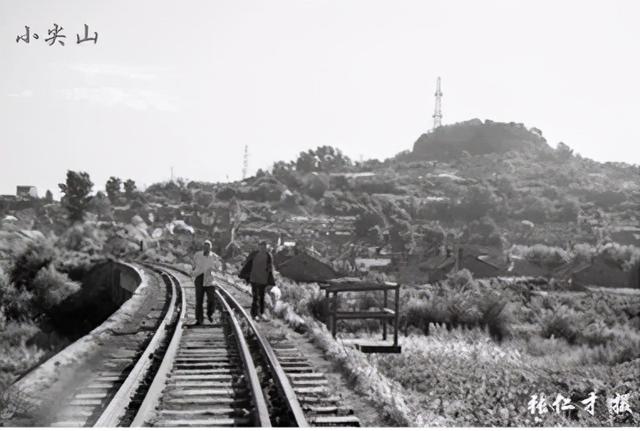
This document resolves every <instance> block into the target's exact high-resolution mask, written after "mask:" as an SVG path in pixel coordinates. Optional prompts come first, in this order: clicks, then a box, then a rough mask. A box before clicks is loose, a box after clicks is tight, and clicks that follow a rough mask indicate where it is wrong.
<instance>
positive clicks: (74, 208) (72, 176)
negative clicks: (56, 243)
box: [58, 170, 93, 222]
mask: <svg viewBox="0 0 640 431" xmlns="http://www.w3.org/2000/svg"><path fill="white" fill-rule="evenodd" d="M58 187H60V191H61V192H62V193H63V194H64V197H63V199H62V204H63V206H64V207H65V209H66V210H67V212H68V213H69V220H71V221H73V222H75V221H81V220H82V219H83V218H84V214H85V212H86V210H87V206H88V205H89V201H90V200H91V196H89V193H91V189H92V188H93V183H92V182H91V178H89V174H88V173H86V172H76V171H71V170H69V171H67V181H66V182H65V183H64V184H62V183H60V184H58Z"/></svg>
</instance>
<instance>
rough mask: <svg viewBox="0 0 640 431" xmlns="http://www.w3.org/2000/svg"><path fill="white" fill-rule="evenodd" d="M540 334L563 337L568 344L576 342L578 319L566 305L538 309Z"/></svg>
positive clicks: (547, 336)
mask: <svg viewBox="0 0 640 431" xmlns="http://www.w3.org/2000/svg"><path fill="white" fill-rule="evenodd" d="M539 322H540V328H541V335H542V336H543V337H546V338H551V337H555V338H564V339H565V340H567V341H568V342H569V343H570V344H573V343H575V342H576V340H577V338H578V333H579V328H578V319H577V316H576V314H575V313H574V312H572V311H571V310H570V309H569V308H568V307H567V306H566V305H560V306H558V307H553V308H552V309H551V310H549V309H546V308H545V309H541V310H540V317H539Z"/></svg>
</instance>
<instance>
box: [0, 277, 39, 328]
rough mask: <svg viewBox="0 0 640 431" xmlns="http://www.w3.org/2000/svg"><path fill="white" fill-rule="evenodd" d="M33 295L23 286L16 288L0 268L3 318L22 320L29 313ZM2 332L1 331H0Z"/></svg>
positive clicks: (0, 294) (0, 308)
mask: <svg viewBox="0 0 640 431" xmlns="http://www.w3.org/2000/svg"><path fill="white" fill-rule="evenodd" d="M32 299H33V295H32V294H31V293H30V292H29V291H27V290H26V289H24V288H20V289H18V288H16V286H15V285H14V284H13V283H12V282H11V280H10V279H9V276H8V275H7V274H6V273H5V272H4V270H3V269H2V268H0V310H2V318H3V320H5V319H6V320H12V321H22V320H25V319H27V318H28V316H30V314H31V301H32ZM0 332H2V331H0Z"/></svg>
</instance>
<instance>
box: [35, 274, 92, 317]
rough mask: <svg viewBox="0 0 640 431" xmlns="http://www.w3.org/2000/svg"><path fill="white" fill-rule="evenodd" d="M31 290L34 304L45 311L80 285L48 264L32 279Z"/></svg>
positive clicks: (78, 288) (57, 303)
mask: <svg viewBox="0 0 640 431" xmlns="http://www.w3.org/2000/svg"><path fill="white" fill-rule="evenodd" d="M32 290H33V294H34V302H35V305H36V306H37V307H38V308H39V309H41V310H43V311H45V312H46V311H50V310H51V309H52V308H54V307H55V306H57V305H59V304H60V303H61V302H62V301H63V300H65V299H66V298H67V297H68V296H69V295H71V294H73V293H75V292H77V291H78V290H80V285H79V284H78V283H75V282H73V281H71V280H70V279H69V277H67V275H66V274H61V273H60V272H58V271H57V270H56V269H55V268H54V267H53V265H49V266H46V267H44V268H42V269H40V271H38V274H37V275H36V277H35V279H34V280H33V286H32Z"/></svg>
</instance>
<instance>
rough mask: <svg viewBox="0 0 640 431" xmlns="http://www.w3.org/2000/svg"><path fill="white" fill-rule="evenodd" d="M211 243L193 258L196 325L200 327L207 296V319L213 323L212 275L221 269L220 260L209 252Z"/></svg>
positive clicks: (206, 242)
mask: <svg viewBox="0 0 640 431" xmlns="http://www.w3.org/2000/svg"><path fill="white" fill-rule="evenodd" d="M211 248H212V244H211V241H209V240H206V241H205V242H204V243H203V244H202V250H201V251H198V252H196V254H195V256H194V258H193V274H192V276H193V278H194V284H195V287H196V325H202V314H203V310H202V308H203V306H202V301H203V299H204V296H205V294H206V296H207V317H208V318H209V322H213V312H214V311H215V284H214V279H213V274H214V272H215V271H219V270H220V269H221V265H220V258H219V257H218V256H217V255H216V254H215V253H214V252H213V251H211Z"/></svg>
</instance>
